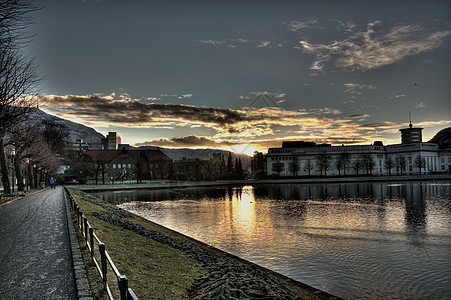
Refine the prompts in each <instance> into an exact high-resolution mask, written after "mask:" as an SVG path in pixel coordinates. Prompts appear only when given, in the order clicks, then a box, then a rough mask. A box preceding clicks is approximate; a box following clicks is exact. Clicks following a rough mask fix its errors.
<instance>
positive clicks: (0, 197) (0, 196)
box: [0, 192, 26, 204]
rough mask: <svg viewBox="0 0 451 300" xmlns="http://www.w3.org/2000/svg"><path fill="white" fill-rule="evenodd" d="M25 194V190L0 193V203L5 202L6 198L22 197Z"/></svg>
mask: <svg viewBox="0 0 451 300" xmlns="http://www.w3.org/2000/svg"><path fill="white" fill-rule="evenodd" d="M25 195H26V192H13V193H10V194H0V204H1V203H2V202H6V201H8V200H12V199H14V198H17V197H23V196H25Z"/></svg>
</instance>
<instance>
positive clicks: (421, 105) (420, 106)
mask: <svg viewBox="0 0 451 300" xmlns="http://www.w3.org/2000/svg"><path fill="white" fill-rule="evenodd" d="M415 108H419V109H423V108H426V104H424V103H423V102H420V103H417V104H415Z"/></svg>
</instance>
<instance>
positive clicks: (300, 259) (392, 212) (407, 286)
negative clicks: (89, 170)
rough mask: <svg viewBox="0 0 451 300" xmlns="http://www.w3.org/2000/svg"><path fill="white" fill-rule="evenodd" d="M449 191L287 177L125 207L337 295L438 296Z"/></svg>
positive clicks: (450, 209)
mask: <svg viewBox="0 0 451 300" xmlns="http://www.w3.org/2000/svg"><path fill="white" fill-rule="evenodd" d="M345 189H346V191H344V190H345ZM308 190H310V193H309V192H307V191H308ZM179 192H180V193H181V191H179ZM187 194H190V192H187ZM191 194H193V193H192V192H191ZM450 194H451V185H447V184H443V185H440V186H434V185H430V184H427V183H426V184H424V183H423V184H419V183H416V182H414V183H405V184H400V185H387V184H366V185H365V184H348V185H346V188H345V187H344V186H343V185H342V186H341V188H340V186H339V185H327V191H325V187H324V186H320V185H309V186H305V185H289V184H287V185H274V186H270V185H268V186H264V187H262V186H259V187H252V186H244V187H242V188H233V189H231V188H228V189H226V192H224V193H222V197H215V198H209V197H206V196H205V195H202V193H199V192H198V191H197V190H196V195H197V198H196V197H192V198H186V195H183V196H182V198H183V200H175V201H157V202H131V203H125V204H123V205H122V207H123V208H125V209H127V210H130V211H132V212H134V213H136V214H139V215H141V216H143V217H145V218H148V219H150V220H152V221H155V222H157V223H159V224H161V225H163V226H166V227H169V228H171V229H174V230H176V231H179V232H181V233H184V234H187V235H189V236H191V237H193V238H196V239H198V240H201V241H203V242H206V243H208V244H211V245H213V246H215V247H218V248H220V249H222V250H225V251H228V252H231V253H233V254H236V255H238V256H240V257H243V258H245V259H248V260H250V261H253V262H256V263H258V264H261V265H263V266H265V267H268V268H270V269H273V270H275V271H278V272H281V273H282V274H285V275H287V276H290V277H292V278H294V279H296V280H300V281H302V282H305V283H307V284H311V285H313V286H315V287H318V288H321V289H325V290H327V291H329V292H331V293H332V294H336V295H338V296H341V297H343V298H369V297H374V296H375V295H377V296H378V297H379V298H393V297H401V298H418V297H419V295H422V296H424V295H426V298H427V296H428V295H429V296H430V297H431V298H436V297H437V296H440V297H443V296H444V295H447V296H450V297H451V290H450V288H449V280H450V279H451V261H450V260H449V259H444V257H451V222H450V220H451V199H450V197H449V195H450ZM265 195H266V196H265ZM269 195H276V196H277V197H276V198H272V197H270V196H269ZM315 195H317V196H315ZM305 196H308V198H306V199H302V198H303V197H305ZM412 257H414V258H415V259H411V258H412ZM444 279H445V281H446V279H448V280H447V281H446V284H445V282H444ZM400 295H401V296H400Z"/></svg>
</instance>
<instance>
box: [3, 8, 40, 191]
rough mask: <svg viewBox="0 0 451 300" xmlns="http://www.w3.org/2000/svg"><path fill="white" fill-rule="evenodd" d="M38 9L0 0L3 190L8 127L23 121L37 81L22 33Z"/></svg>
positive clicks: (6, 177)
mask: <svg viewBox="0 0 451 300" xmlns="http://www.w3.org/2000/svg"><path fill="white" fill-rule="evenodd" d="M35 10H37V8H36V7H35V6H34V5H33V4H32V1H30V0H10V1H0V12H1V14H0V169H1V172H2V182H3V188H4V192H5V193H6V194H8V193H10V192H11V187H10V184H9V172H8V166H7V163H6V156H5V148H4V137H5V134H6V133H7V131H8V129H9V128H10V127H11V126H13V125H15V124H18V123H20V122H21V121H23V120H24V118H25V116H26V115H27V114H28V113H29V111H30V110H29V109H28V108H29V107H31V106H33V104H34V100H33V98H32V97H30V95H33V94H34V93H35V87H36V85H37V83H38V82H39V78H38V76H37V67H36V64H35V63H34V60H33V59H29V58H28V57H26V56H25V55H24V54H23V50H22V49H23V46H24V44H26V43H28V42H29V41H30V38H29V37H27V36H25V35H24V32H25V29H26V28H27V27H29V25H30V24H31V23H32V18H31V17H29V14H30V13H31V12H33V11H35Z"/></svg>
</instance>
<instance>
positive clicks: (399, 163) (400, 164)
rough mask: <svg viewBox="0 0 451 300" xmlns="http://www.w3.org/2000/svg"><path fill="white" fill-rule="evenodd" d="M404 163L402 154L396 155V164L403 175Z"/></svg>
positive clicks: (405, 162)
mask: <svg viewBox="0 0 451 300" xmlns="http://www.w3.org/2000/svg"><path fill="white" fill-rule="evenodd" d="M406 164H407V161H406V158H405V157H404V156H401V155H398V156H397V157H396V166H397V167H398V168H399V170H400V171H401V175H404V171H405V170H406Z"/></svg>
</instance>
